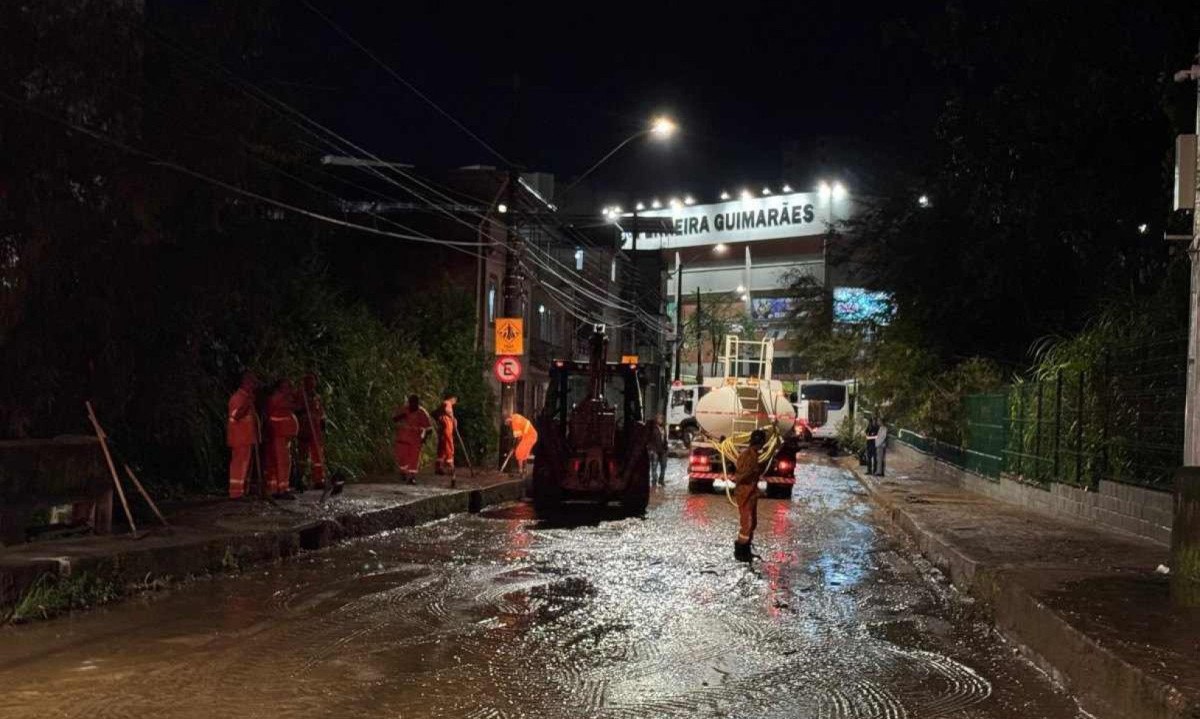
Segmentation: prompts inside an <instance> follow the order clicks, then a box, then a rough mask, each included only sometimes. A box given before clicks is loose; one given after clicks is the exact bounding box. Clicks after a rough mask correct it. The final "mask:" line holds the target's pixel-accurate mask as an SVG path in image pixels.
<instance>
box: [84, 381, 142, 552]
mask: <svg viewBox="0 0 1200 719" xmlns="http://www.w3.org/2000/svg"><path fill="white" fill-rule="evenodd" d="M83 405H84V406H85V407H87V413H88V419H89V420H91V422H92V429H93V430H95V432H96V439H99V440H100V449H101V450H103V451H104V461H105V462H107V463H108V473H109V474H110V475H112V481H113V486H115V487H116V488H117V496H118V497H120V498H121V507H122V508H124V509H125V518H126V519H127V520H129V533H130V534H131V535H132V536H133V538H134V539H141V535H139V534H138V531H137V525H136V524H134V522H133V513H132V512H130V511H129V502H127V501H126V500H125V489H124V488H123V487H122V486H121V477H120V476H119V475H118V474H117V467H116V465H114V464H113V458H112V454H111V453H110V452H109V451H108V435H106V434H105V433H104V429H103V428H102V427H101V426H100V421H99V420H97V419H96V412H95V410H93V409H92V403H91V401H90V400H88V401H85V402H84V403H83Z"/></svg>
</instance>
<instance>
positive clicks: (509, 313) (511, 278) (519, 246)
mask: <svg viewBox="0 0 1200 719" xmlns="http://www.w3.org/2000/svg"><path fill="white" fill-rule="evenodd" d="M518 182H520V176H519V175H518V174H517V172H516V171H515V170H509V171H508V185H507V188H506V190H507V199H508V212H507V213H506V214H505V215H504V226H505V230H506V240H507V243H506V244H507V246H506V250H507V253H508V254H507V256H506V258H505V265H504V316H505V317H523V316H524V314H523V313H522V312H521V294H522V292H523V291H524V284H525V278H524V277H523V276H522V273H521V255H522V252H523V251H524V247H523V243H522V239H521V233H520V232H518V231H517V227H516V214H517V202H516V197H517V183H518ZM516 397H517V389H516V385H515V384H510V383H507V382H505V383H501V385H500V417H499V418H498V420H497V421H498V423H499V427H500V442H499V448H500V457H499V458H498V459H497V463H498V462H499V461H500V460H502V459H503V458H504V455H505V454H506V453H507V452H508V449H509V444H510V443H511V442H510V440H511V437H512V435H511V434H510V433H506V432H505V431H504V429H505V427H504V418H505V416H507V415H510V414H512V413H513V412H514V411H516Z"/></svg>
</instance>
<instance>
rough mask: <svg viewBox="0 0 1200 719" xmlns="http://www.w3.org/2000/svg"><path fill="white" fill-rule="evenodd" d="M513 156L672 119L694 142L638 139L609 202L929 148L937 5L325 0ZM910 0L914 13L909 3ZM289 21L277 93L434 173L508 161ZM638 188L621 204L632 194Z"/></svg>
mask: <svg viewBox="0 0 1200 719" xmlns="http://www.w3.org/2000/svg"><path fill="white" fill-rule="evenodd" d="M312 2H313V4H314V6H315V7H317V8H319V9H321V10H322V11H323V12H327V13H328V14H329V15H330V16H331V17H332V18H333V19H334V21H335V22H337V23H338V24H340V25H341V26H342V27H343V28H344V29H345V30H346V31H347V32H349V33H350V34H352V35H353V36H354V37H355V38H356V39H358V40H359V41H360V42H362V43H363V44H364V45H366V46H367V47H369V48H370V49H371V50H372V51H374V52H375V53H376V54H377V55H378V56H379V57H380V58H381V59H383V60H384V61H385V62H386V63H387V64H388V65H389V66H391V67H392V68H394V69H395V70H396V72H397V73H399V74H400V75H402V76H404V77H405V78H406V79H407V80H409V81H410V82H412V83H413V84H415V85H416V86H417V87H419V88H420V89H421V90H422V91H423V92H425V93H426V94H428V95H429V96H430V97H431V98H432V99H434V100H435V101H436V102H438V103H439V104H440V105H442V106H443V107H444V108H445V109H446V110H447V111H448V112H450V113H451V114H453V115H454V116H455V117H457V118H458V119H459V120H460V121H462V122H463V123H464V124H466V125H467V126H468V127H470V128H471V129H472V130H473V131H474V132H476V133H477V134H478V135H479V136H480V137H482V138H483V139H485V140H486V141H487V142H488V143H489V144H491V145H492V146H493V147H495V148H496V149H498V150H499V151H500V152H501V153H502V154H503V155H505V156H506V157H508V158H509V159H511V160H512V161H513V162H515V163H517V164H519V165H522V166H524V167H526V168H528V169H530V170H541V171H548V172H553V173H554V174H556V175H557V176H558V177H559V182H560V184H561V183H562V182H563V181H564V178H566V177H569V176H572V175H575V174H578V173H579V172H582V171H583V170H584V169H586V168H587V167H588V166H589V165H591V164H592V162H594V161H595V160H597V159H598V158H599V157H600V156H602V155H603V154H604V153H605V152H607V151H608V150H609V149H611V148H612V147H613V146H614V145H615V144H616V143H618V142H620V141H621V140H622V139H624V138H625V137H627V136H628V135H630V134H631V133H633V132H635V131H636V130H637V129H638V128H639V127H641V123H644V122H646V120H647V119H648V118H649V117H651V116H652V115H654V114H655V113H658V112H666V113H669V114H670V115H671V116H673V117H674V118H676V119H677V120H678V122H679V123H680V125H681V126H682V128H683V132H682V133H681V134H680V135H678V136H677V137H676V138H675V139H673V140H672V141H671V142H670V143H669V144H668V145H663V144H657V143H654V142H651V141H649V140H641V141H639V142H637V143H634V144H632V145H630V146H629V147H627V148H626V149H625V150H623V151H622V152H621V154H620V155H618V156H617V157H615V158H614V159H613V160H612V161H611V162H610V163H608V164H607V165H606V166H605V167H604V168H603V169H602V170H599V171H598V172H597V174H596V175H595V176H594V181H595V183H596V185H597V186H598V189H599V190H600V192H599V196H600V197H601V198H604V197H612V198H615V199H621V198H622V196H624V198H625V199H626V200H628V198H629V197H630V196H633V197H649V196H650V195H652V194H653V195H661V196H662V197H663V198H664V199H665V198H666V197H667V196H668V195H670V194H674V193H676V192H691V193H693V194H695V196H696V197H697V199H698V200H700V201H705V200H715V199H716V195H717V193H718V192H719V191H720V190H721V189H722V188H724V187H728V188H730V189H731V190H732V189H734V188H736V187H738V186H741V185H742V184H743V183H749V184H753V185H761V184H764V183H765V184H777V183H780V182H782V181H788V182H791V183H792V184H793V185H795V186H796V187H797V189H802V188H804V187H806V186H808V185H811V184H812V183H813V182H814V181H815V177H782V175H781V173H782V170H781V167H782V152H781V147H782V145H783V143H785V142H787V141H799V142H801V143H807V142H811V141H813V140H814V138H818V137H824V136H835V137H852V138H857V139H856V140H855V142H858V143H869V144H870V145H871V146H872V147H873V148H877V149H882V150H883V151H886V150H887V148H889V147H913V146H915V145H919V144H920V143H921V142H922V141H924V140H925V139H927V138H928V136H929V134H930V133H931V131H932V130H931V125H932V119H933V117H934V112H935V111H936V98H935V94H934V90H935V89H936V82H937V79H936V76H935V74H934V73H933V72H931V71H930V69H929V68H928V66H927V65H926V64H925V63H924V60H923V58H922V54H921V52H920V48H921V46H922V40H921V35H920V33H921V32H922V30H923V28H924V26H925V24H926V23H928V22H929V20H930V19H931V18H936V13H937V12H938V11H939V10H938V4H936V3H925V4H916V3H887V4H885V3H854V4H844V3H811V4H808V3H784V2H779V3H760V4H754V3H730V4H728V5H727V7H726V8H725V9H724V10H723V11H721V12H719V13H718V12H712V11H707V10H703V9H701V8H702V6H701V5H700V4H671V5H670V6H666V5H665V4H662V5H660V4H652V3H645V4H641V5H627V6H618V5H614V4H611V3H559V4H557V5H555V6H553V7H549V8H544V9H541V8H536V7H534V6H533V4H531V3H511V4H509V3H487V4H478V5H476V4H472V5H471V6H470V7H469V8H468V7H467V6H464V5H462V4H460V3H451V2H439V3H395V2H338V3H334V2H330V0H312ZM901 6H902V7H901ZM294 8H295V9H294V10H292V11H291V12H290V13H288V14H287V15H286V16H285V17H283V18H281V19H280V24H279V27H278V29H277V32H278V40H277V44H278V46H277V47H275V48H274V52H272V55H273V56H274V60H273V62H274V63H277V64H276V65H274V66H273V67H271V68H269V69H268V77H265V78H261V79H264V80H267V81H268V82H269V83H270V84H271V85H273V86H274V87H273V91H274V92H280V93H286V94H287V95H288V96H290V97H293V98H295V97H300V98H302V101H303V103H304V104H305V106H306V108H307V109H308V111H309V112H311V113H313V114H315V115H318V116H320V117H322V118H323V119H325V120H327V121H329V122H331V123H332V124H334V125H335V126H336V127H337V128H338V129H339V130H340V131H342V132H344V133H345V134H347V135H348V136H349V137H351V138H352V139H354V140H356V141H357V142H359V143H360V144H363V145H364V146H366V147H368V148H369V149H371V150H372V151H374V152H375V153H376V154H378V155H380V156H385V157H386V158H388V159H393V160H397V161H403V162H411V163H415V164H417V165H419V166H421V167H429V168H445V167H454V166H459V165H465V164H476V163H481V164H502V163H501V161H499V160H497V159H496V158H495V157H492V156H490V155H489V153H488V152H487V151H486V150H485V149H484V148H482V147H480V146H479V145H477V144H476V143H475V142H474V141H473V140H471V139H470V138H469V137H467V136H466V135H465V134H463V133H462V132H461V131H459V130H458V129H456V128H454V127H453V126H452V125H451V124H450V123H449V122H448V121H446V120H445V119H444V118H442V117H441V116H439V115H438V114H437V113H436V112H435V111H434V110H433V109H432V108H430V107H429V106H428V105H426V104H425V103H423V102H422V101H420V100H419V99H418V98H417V97H416V96H415V95H413V93H411V92H410V91H409V90H408V89H406V88H405V87H404V86H403V85H401V84H400V83H399V82H397V81H396V80H394V79H393V78H391V77H390V76H388V74H387V73H386V72H385V71H384V70H382V69H380V68H379V67H378V66H376V65H375V64H374V63H372V61H371V60H370V59H369V58H368V57H366V56H365V55H364V54H363V53H362V52H361V51H359V50H357V49H356V48H354V47H353V46H352V45H350V44H349V43H348V42H347V41H345V40H344V39H343V38H341V37H339V36H338V35H337V33H336V31H334V30H333V29H332V28H331V27H330V26H328V25H327V24H325V22H324V21H323V20H321V19H320V18H319V17H318V16H317V15H315V14H314V13H313V12H311V11H310V10H308V9H307V8H305V7H304V6H303V5H302V4H299V3H297V4H296V5H295V6H294ZM626 192H628V193H630V195H624V193H626Z"/></svg>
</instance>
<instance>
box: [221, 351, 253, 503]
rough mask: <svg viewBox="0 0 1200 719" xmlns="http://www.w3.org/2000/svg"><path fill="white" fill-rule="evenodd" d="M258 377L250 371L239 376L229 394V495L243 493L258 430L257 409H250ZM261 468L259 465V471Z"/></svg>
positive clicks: (227, 424)
mask: <svg viewBox="0 0 1200 719" xmlns="http://www.w3.org/2000/svg"><path fill="white" fill-rule="evenodd" d="M257 389H258V377H255V376H254V373H253V372H246V373H244V374H243V375H242V383H241V385H240V386H239V387H238V388H237V391H236V392H234V393H233V395H231V396H230V397H229V414H228V416H227V418H226V420H225V443H226V444H228V445H229V498H230V499H237V498H239V497H242V496H244V495H245V494H246V481H247V480H248V479H249V474H250V462H251V461H252V460H253V459H254V456H255V454H256V451H257V449H258V443H259V442H261V441H262V432H261V431H260V428H259V424H258V412H257V410H255V408H254V392H255V390H257ZM261 470H262V467H259V471H261Z"/></svg>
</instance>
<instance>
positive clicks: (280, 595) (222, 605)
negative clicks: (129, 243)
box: [0, 456, 1077, 719]
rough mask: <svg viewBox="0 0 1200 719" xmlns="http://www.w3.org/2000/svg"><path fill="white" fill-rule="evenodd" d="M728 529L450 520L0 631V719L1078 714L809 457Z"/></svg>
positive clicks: (625, 521)
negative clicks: (752, 553) (790, 487)
mask: <svg viewBox="0 0 1200 719" xmlns="http://www.w3.org/2000/svg"><path fill="white" fill-rule="evenodd" d="M808 460H809V462H810V463H811V464H808V465H803V466H802V467H801V475H802V476H801V479H800V480H799V481H798V484H797V487H796V494H795V497H794V498H793V500H792V501H791V502H784V501H778V500H765V499H764V500H762V501H761V502H760V505H759V533H758V537H757V538H756V542H755V544H756V551H757V552H758V553H759V554H760V555H761V557H762V559H761V561H756V562H755V564H754V566H753V568H751V569H748V568H746V567H745V566H743V565H739V564H736V563H735V562H734V561H733V560H732V551H733V547H732V544H733V537H734V535H735V534H736V512H735V511H734V509H733V507H731V506H730V505H729V503H728V502H727V501H726V498H725V496H724V495H716V494H714V495H704V496H699V495H688V494H687V491H686V489H685V487H684V485H685V482H684V481H683V474H682V471H683V465H682V462H681V461H680V460H672V465H671V467H670V468H669V471H668V479H667V484H668V486H667V487H666V488H665V489H663V490H656V492H655V497H654V500H653V502H652V505H651V509H650V511H649V512H648V513H647V515H646V517H645V518H625V517H622V516H620V515H619V514H618V513H616V512H615V511H605V512H599V511H597V510H596V509H595V508H586V507H584V508H578V509H573V510H571V511H568V512H565V513H564V514H563V515H562V516H560V517H555V518H553V519H552V520H549V521H547V520H538V519H537V518H536V517H535V515H534V513H533V510H532V508H531V507H529V506H528V505H523V504H521V505H511V506H508V507H501V508H497V509H494V510H491V511H488V512H485V513H484V514H483V515H478V516H457V517H453V518H450V519H447V520H443V521H440V522H435V523H433V524H430V525H426V526H422V527H417V528H412V529H406V530H400V531H396V532H392V533H389V534H387V535H384V536H380V537H374V538H371V539H368V540H363V541H359V542H355V543H353V544H349V545H343V546H340V547H337V548H334V549H331V550H327V551H324V552H319V553H314V554H309V555H306V556H304V557H302V558H299V559H296V560H294V561H291V562H288V563H286V564H283V565H280V566H275V567H270V568H267V569H260V570H257V571H253V572H248V573H246V574H244V575H242V576H240V577H226V578H220V579H215V580H211V581H199V582H194V583H192V584H190V585H188V586H185V587H182V588H180V589H178V590H176V591H173V592H170V593H164V594H159V595H155V596H149V597H146V598H143V599H137V600H133V601H129V602H126V603H124V604H121V605H119V606H116V607H113V608H111V609H103V610H98V611H94V612H89V613H84V614H81V615H78V616H75V617H71V618H67V619H63V620H58V621H53V622H47V623H43V624H35V625H30V626H22V627H10V628H7V629H3V630H0V717H11V718H14V719H15V718H17V717H39V718H45V717H150V716H154V717H222V718H226V719H232V718H234V717H497V718H499V717H522V716H523V717H592V716H596V717H814V718H820V719H834V718H839V719H840V718H846V719H851V718H853V719H860V718H861V719H868V718H879V719H900V718H902V717H911V718H913V719H929V718H931V717H971V718H983V717H989V718H991V717H1011V718H1016V717H1020V718H1021V719H1031V718H1035V717H1045V718H1046V719H1059V718H1066V717H1076V716H1077V710H1076V709H1075V705H1074V703H1073V702H1072V701H1071V700H1070V699H1069V698H1068V697H1065V696H1063V695H1061V694H1058V693H1056V692H1055V691H1054V690H1053V689H1052V688H1051V686H1050V685H1049V683H1048V682H1047V681H1046V680H1045V679H1044V678H1043V677H1042V676H1041V675H1040V674H1038V673H1037V672H1036V671H1035V670H1034V669H1032V668H1031V667H1030V666H1029V665H1028V664H1026V663H1024V662H1023V661H1022V660H1020V659H1018V658H1016V657H1015V656H1014V653H1013V650H1012V648H1011V647H1009V646H1007V645H1005V644H1004V643H1003V642H1001V641H1000V640H999V639H997V638H996V637H995V635H993V634H992V633H991V632H990V631H989V630H988V629H987V627H986V625H985V624H984V623H982V622H980V621H978V620H977V619H974V618H973V617H972V611H971V608H970V605H969V603H967V602H964V601H963V600H961V599H959V598H957V597H956V596H954V592H953V590H951V589H948V588H947V586H946V584H945V582H944V580H942V579H941V577H940V575H938V573H937V572H936V571H935V570H932V569H931V568H929V567H928V565H926V564H924V563H923V562H922V561H921V560H919V559H914V556H913V553H912V552H911V550H910V549H909V548H907V547H905V546H904V545H903V544H901V543H899V542H898V541H897V540H896V539H894V538H892V537H890V536H889V535H887V534H885V533H884V532H883V531H882V530H881V529H880V528H879V526H878V525H877V523H876V521H875V518H874V517H873V516H872V509H871V506H870V504H869V503H868V501H867V499H866V497H865V496H864V494H863V491H862V489H861V488H860V487H859V486H858V485H857V484H856V483H855V482H854V480H853V479H852V478H851V477H850V476H849V475H848V474H846V473H845V472H843V471H842V470H839V469H835V468H833V467H831V466H828V465H826V464H825V463H824V461H823V459H822V458H820V457H818V456H809V457H808Z"/></svg>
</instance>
